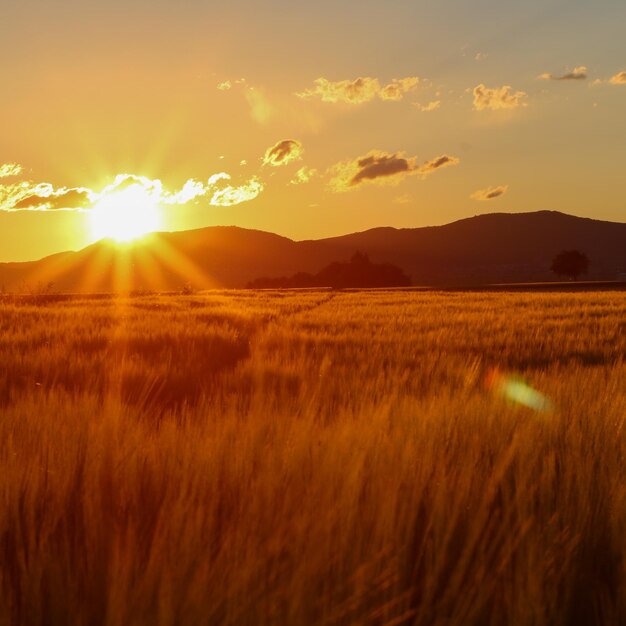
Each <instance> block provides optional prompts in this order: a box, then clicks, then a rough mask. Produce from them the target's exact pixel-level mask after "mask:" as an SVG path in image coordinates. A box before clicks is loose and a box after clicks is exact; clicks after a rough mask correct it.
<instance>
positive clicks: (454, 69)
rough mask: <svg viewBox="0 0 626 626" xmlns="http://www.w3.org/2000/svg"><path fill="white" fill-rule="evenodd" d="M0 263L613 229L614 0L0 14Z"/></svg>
mask: <svg viewBox="0 0 626 626" xmlns="http://www.w3.org/2000/svg"><path fill="white" fill-rule="evenodd" d="M2 12H3V16H2V20H1V21H0V58H1V59H2V63H1V64H0V119H2V125H1V131H0V261H23V260H29V259H35V258H40V257H43V256H45V255H48V254H52V253H55V252H59V251H62V250H70V249H71V250H75V249H80V248H82V247H84V246H86V245H88V244H90V243H92V242H94V241H95V240H97V239H98V238H100V237H103V236H116V234H120V235H124V236H125V238H130V237H131V236H134V235H139V234H141V233H142V232H144V231H145V230H152V229H158V230H183V229H191V228H200V227H204V226H212V225H237V226H241V227H245V228H256V229H261V230H267V231H272V232H276V233H278V234H281V235H285V236H288V237H291V238H293V239H314V238H320V237H326V236H332V235H338V234H344V233H348V232H354V231H360V230H365V229H367V228H372V227H376V226H383V225H384V226H395V227H418V226H427V225H437V224H444V223H448V222H451V221H454V220H458V219H462V218H465V217H469V216H472V215H477V214H482V213H492V212H522V211H536V210H543V209H549V210H558V211H563V212H566V213H570V214H574V215H579V216H584V217H592V218H597V219H605V220H612V221H621V222H624V221H626V194H624V193H623V180H624V173H623V172H624V166H625V165H626V120H625V117H624V113H625V112H626V37H625V36H624V25H625V24H626V2H624V1H623V0H597V1H595V2H589V1H588V0H527V1H525V2H519V1H518V0H473V1H468V0H437V1H435V0H385V1H373V0H360V1H359V2H355V1H351V2H348V1H346V0H333V1H332V2H331V1H328V0H318V1H317V2H315V3H296V2H291V1H290V2H288V1H286V0H269V1H266V2H259V1H236V0H234V1H232V2H228V3H216V2H210V1H203V2H201V1H200V0H179V1H178V2H165V1H164V0H124V1H122V0H110V1H108V2H103V1H98V2H96V1H93V0H92V1H89V0H81V1H78V0H56V1H55V2H50V1H49V0H5V1H4V2H3V11H2Z"/></svg>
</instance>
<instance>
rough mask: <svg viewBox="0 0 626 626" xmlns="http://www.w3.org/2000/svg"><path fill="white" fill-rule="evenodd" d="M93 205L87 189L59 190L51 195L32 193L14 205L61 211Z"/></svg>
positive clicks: (28, 208)
mask: <svg viewBox="0 0 626 626" xmlns="http://www.w3.org/2000/svg"><path fill="white" fill-rule="evenodd" d="M90 206H91V199H90V193H89V191H88V190H86V189H67V190H59V191H57V192H54V193H53V194H50V195H39V194H37V193H34V194H32V195H29V196H26V197H24V198H21V199H20V200H18V201H17V202H15V204H14V205H13V209H14V210H18V211H20V210H22V211H37V210H45V211H61V210H64V209H65V210H69V209H84V208H88V207H90Z"/></svg>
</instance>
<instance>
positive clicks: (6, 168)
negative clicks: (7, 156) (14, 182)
mask: <svg viewBox="0 0 626 626" xmlns="http://www.w3.org/2000/svg"><path fill="white" fill-rule="evenodd" d="M21 173H22V166H21V165H18V164H17V163H4V164H3V165H0V178H11V177H12V176H19V175H20V174H21Z"/></svg>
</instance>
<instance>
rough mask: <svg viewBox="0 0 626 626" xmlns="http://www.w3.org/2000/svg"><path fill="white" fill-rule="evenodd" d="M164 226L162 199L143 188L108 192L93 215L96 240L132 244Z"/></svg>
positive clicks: (93, 230)
mask: <svg viewBox="0 0 626 626" xmlns="http://www.w3.org/2000/svg"><path fill="white" fill-rule="evenodd" d="M160 225H161V211H160V207H159V204H158V200H157V198H155V197H154V195H153V194H151V193H150V191H149V190H147V189H144V188H143V187H141V186H140V185H133V186H131V187H128V188H126V189H123V190H121V191H115V192H113V193H105V194H104V195H103V196H102V197H101V198H100V199H99V200H98V201H97V202H96V204H95V206H94V208H93V211H92V212H91V232H92V235H93V237H94V238H96V239H104V238H110V239H115V240H116V241H131V240H133V239H137V238H139V237H142V236H143V235H145V234H146V233H149V232H151V231H154V230H158V229H159V227H160Z"/></svg>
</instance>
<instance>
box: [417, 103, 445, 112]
mask: <svg viewBox="0 0 626 626" xmlns="http://www.w3.org/2000/svg"><path fill="white" fill-rule="evenodd" d="M413 106H414V107H415V108H416V109H417V110H418V111H421V112H422V113H430V112H431V111H436V110H437V109H439V108H440V107H441V100H431V101H430V102H429V103H427V104H420V103H419V102H414V103H413Z"/></svg>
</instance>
